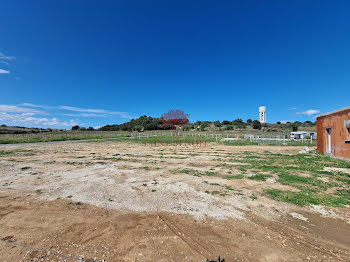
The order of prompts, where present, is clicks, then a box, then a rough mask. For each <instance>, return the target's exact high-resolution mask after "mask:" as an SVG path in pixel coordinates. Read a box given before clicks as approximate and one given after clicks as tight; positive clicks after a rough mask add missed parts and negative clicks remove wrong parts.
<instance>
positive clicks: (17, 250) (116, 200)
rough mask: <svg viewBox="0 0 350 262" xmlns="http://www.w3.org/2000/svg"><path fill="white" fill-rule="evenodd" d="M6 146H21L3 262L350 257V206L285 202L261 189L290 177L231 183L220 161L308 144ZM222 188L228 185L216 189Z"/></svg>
mask: <svg viewBox="0 0 350 262" xmlns="http://www.w3.org/2000/svg"><path fill="white" fill-rule="evenodd" d="M0 150H12V151H13V150H16V151H15V152H13V153H11V154H8V155H5V156H2V157H1V158H0V172H1V173H0V174H1V175H0V228H1V230H0V239H1V241H0V258H1V259H0V260H1V261H30V260H31V259H32V261H74V260H76V261H79V260H81V259H82V258H85V259H84V260H83V261H88V259H90V261H95V260H96V261H101V260H106V261H205V258H211V259H214V258H215V257H216V256H217V255H220V256H221V257H223V258H225V259H226V261H350V259H349V257H350V248H349V247H350V224H349V221H350V212H349V208H326V207H318V206H314V207H306V208H298V207H296V206H293V205H289V204H286V203H281V202H276V201H273V200H271V199H269V198H267V197H266V196H265V195H264V193H263V191H262V190H263V189H264V188H281V189H289V188H287V186H283V185H280V184H277V183H274V181H273V179H271V180H270V181H266V182H260V181H254V180H247V179H245V180H227V179H225V178H224V175H227V174H226V173H225V172H226V171H225V170H223V169H221V168H220V167H218V165H219V164H221V163H225V162H226V161H227V159H228V158H229V157H230V154H239V153H242V152H245V151H254V152H264V151H271V152H279V153H284V154H294V153H297V152H298V151H300V150H301V148H299V147H274V146H273V147H269V146H262V147H257V146H248V147H247V146H244V147H233V146H223V145H215V144H209V145H208V146H207V147H191V146H182V147H179V146H178V147H156V148H154V147H148V146H147V147H145V146H143V145H136V144H128V143H117V142H95V143H63V144H48V145H45V144H42V145H21V146H2V147H1V148H0ZM29 150H30V151H29ZM235 164H238V163H233V162H230V165H235ZM186 169H191V170H197V171H198V172H202V173H204V172H210V171H215V173H216V175H215V176H193V175H191V174H187V173H183V172H180V171H181V170H186ZM233 173H235V171H234V169H233ZM227 188H229V190H228V189H227ZM216 191H218V192H221V193H223V194H211V193H208V192H216ZM252 196H257V198H256V199H255V198H252ZM45 252H46V253H45ZM47 252H51V253H47Z"/></svg>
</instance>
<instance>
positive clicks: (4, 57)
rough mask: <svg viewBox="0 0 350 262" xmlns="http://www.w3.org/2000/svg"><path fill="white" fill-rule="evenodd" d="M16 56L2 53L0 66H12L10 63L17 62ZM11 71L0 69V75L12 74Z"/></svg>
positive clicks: (0, 54) (0, 53)
mask: <svg viewBox="0 0 350 262" xmlns="http://www.w3.org/2000/svg"><path fill="white" fill-rule="evenodd" d="M15 59H16V58H15V57H14V56H7V55H5V54H4V53H2V52H0V64H4V65H10V62H11V61H13V60H15ZM10 73H11V72H10V70H5V69H0V75H8V74H10Z"/></svg>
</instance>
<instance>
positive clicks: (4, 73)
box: [0, 69, 10, 75]
mask: <svg viewBox="0 0 350 262" xmlns="http://www.w3.org/2000/svg"><path fill="white" fill-rule="evenodd" d="M9 73H10V71H8V70H4V69H0V75H1V74H3V75H8V74H9Z"/></svg>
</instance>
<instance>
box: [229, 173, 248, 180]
mask: <svg viewBox="0 0 350 262" xmlns="http://www.w3.org/2000/svg"><path fill="white" fill-rule="evenodd" d="M242 178H244V175H242V174H239V175H234V176H226V179H242Z"/></svg>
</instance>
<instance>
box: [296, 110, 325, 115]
mask: <svg viewBox="0 0 350 262" xmlns="http://www.w3.org/2000/svg"><path fill="white" fill-rule="evenodd" d="M318 113H320V110H315V109H309V110H306V111H304V112H297V115H307V116H312V115H315V114H318Z"/></svg>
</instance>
